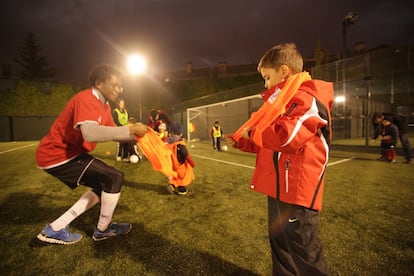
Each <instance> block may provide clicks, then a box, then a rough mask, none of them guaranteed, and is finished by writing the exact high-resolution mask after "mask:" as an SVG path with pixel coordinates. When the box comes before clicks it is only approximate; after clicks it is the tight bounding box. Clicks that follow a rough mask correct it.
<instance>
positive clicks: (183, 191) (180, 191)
mask: <svg viewBox="0 0 414 276" xmlns="http://www.w3.org/2000/svg"><path fill="white" fill-rule="evenodd" d="M177 194H178V195H186V194H187V189H186V188H185V187H184V186H178V188H177Z"/></svg>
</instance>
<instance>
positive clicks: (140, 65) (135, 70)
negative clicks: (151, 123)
mask: <svg viewBox="0 0 414 276" xmlns="http://www.w3.org/2000/svg"><path fill="white" fill-rule="evenodd" d="M127 65H128V71H129V73H130V74H132V75H133V76H139V75H142V74H144V73H145V72H146V70H147V62H146V60H145V58H144V57H143V56H142V55H139V54H133V55H131V56H129V57H128V61H127ZM138 106H139V120H140V121H141V122H142V91H141V89H139V91H138Z"/></svg>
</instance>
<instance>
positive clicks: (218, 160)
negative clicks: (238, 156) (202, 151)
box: [191, 154, 254, 169]
mask: <svg viewBox="0 0 414 276" xmlns="http://www.w3.org/2000/svg"><path fill="white" fill-rule="evenodd" d="M191 156H195V157H198V158H201V159H207V160H211V161H216V162H219V163H224V164H228V165H234V166H239V167H244V168H249V169H254V167H252V166H248V165H243V164H238V163H234V162H229V161H223V160H220V159H214V158H210V157H205V156H201V155H196V154H191Z"/></svg>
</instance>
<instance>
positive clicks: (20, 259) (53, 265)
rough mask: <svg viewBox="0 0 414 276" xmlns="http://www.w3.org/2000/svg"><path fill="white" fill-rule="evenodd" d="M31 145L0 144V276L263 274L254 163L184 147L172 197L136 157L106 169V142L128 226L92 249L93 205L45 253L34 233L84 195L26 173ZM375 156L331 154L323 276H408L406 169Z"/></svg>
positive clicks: (266, 270) (409, 172)
mask: <svg viewBox="0 0 414 276" xmlns="http://www.w3.org/2000/svg"><path fill="white" fill-rule="evenodd" d="M36 145H37V141H28V142H10V143H0V187H1V189H2V193H1V195H0V204H1V208H0V219H1V222H2V223H1V226H0V230H1V233H2V234H3V238H2V239H1V241H0V246H1V248H2V250H1V251H0V252H1V253H0V259H1V263H0V273H1V274H2V275H52V274H53V275H55V274H61V275H110V274H112V275H113V274H115V275H118V274H125V275H270V271H271V270H270V269H271V260H270V250H269V247H268V241H267V233H266V231H267V218H266V198H265V196H263V195H261V194H258V193H255V192H253V191H250V190H249V181H250V177H251V175H252V172H253V167H254V161H255V158H254V155H252V154H246V153H242V152H239V151H236V150H234V149H230V150H229V151H228V152H215V151H213V150H212V149H211V145H210V143H209V142H206V143H191V144H190V152H191V154H192V155H193V159H194V161H195V162H196V167H195V174H196V180H195V181H194V183H193V184H192V185H191V186H190V194H189V195H188V196H186V197H179V196H174V195H171V194H168V192H167V191H166V189H165V186H166V180H165V178H164V176H163V175H162V174H161V173H159V172H155V171H153V170H152V168H151V166H150V164H149V163H148V162H147V161H146V160H144V161H142V162H140V163H138V164H127V163H121V162H116V161H115V159H114V157H113V155H112V154H111V155H107V154H106V152H107V151H111V152H112V153H113V152H114V150H115V143H104V144H101V145H99V146H98V147H97V148H96V150H95V151H94V152H93V154H94V155H95V156H96V157H98V158H101V159H103V160H104V161H106V162H108V163H109V164H113V165H115V166H116V167H118V168H120V169H121V170H123V171H124V172H125V185H124V187H123V193H122V195H121V199H120V203H119V206H118V208H117V210H116V212H115V217H114V219H115V220H116V221H118V222H123V221H126V222H130V223H132V224H133V229H132V231H131V233H129V234H128V235H127V236H125V237H119V238H114V239H112V240H108V241H104V242H99V243H97V242H94V241H92V239H91V238H90V236H91V234H92V231H93V228H94V226H95V224H96V221H95V220H96V218H97V214H98V211H99V208H96V207H94V208H93V209H92V210H90V211H89V212H87V213H85V214H83V215H82V216H81V217H80V218H78V219H77V220H76V221H75V222H73V223H72V224H71V229H72V230H74V231H76V232H79V233H81V234H82V235H83V236H84V238H83V240H82V241H81V242H79V243H77V244H75V245H70V246H57V245H49V244H44V243H41V242H40V241H38V240H37V239H36V238H35V237H36V235H37V234H38V232H39V231H40V230H41V229H42V228H43V227H44V225H45V224H47V223H49V222H50V221H51V220H52V219H54V218H56V217H57V216H58V215H60V214H61V213H62V212H63V211H64V210H66V209H67V208H68V207H69V205H70V204H72V203H73V202H74V201H75V200H76V199H77V198H78V197H79V196H80V195H81V194H82V193H83V192H84V191H85V189H86V188H84V187H80V188H78V189H77V190H75V191H73V192H71V191H70V190H69V189H68V188H66V187H65V186H64V185H62V184H61V183H59V182H58V181H57V180H55V179H54V178H53V177H51V176H49V175H47V174H46V173H44V172H43V171H41V170H39V169H37V168H36V165H35V163H34V151H35V149H36ZM191 146H192V147H191ZM362 149H364V148H363V147H362ZM376 157H378V153H377V151H376V148H375V147H374V148H367V150H360V149H355V148H350V149H349V150H348V151H347V150H346V147H345V148H344V147H342V148H341V149H340V150H335V147H333V150H332V152H331V158H330V165H329V168H328V171H327V175H326V188H325V194H324V206H323V210H322V212H321V238H322V242H323V244H324V247H325V254H326V257H327V259H328V262H329V265H330V268H331V272H332V274H333V275H413V271H414V252H413V244H414V233H413V232H414V230H413V229H414V227H413V226H414V211H412V209H411V208H410V207H411V206H412V203H413V196H414V189H413V188H412V184H413V183H414V175H413V172H414V166H413V165H409V164H405V163H403V161H404V158H403V156H401V155H399V156H398V157H397V163H394V164H388V163H385V162H380V161H376V160H375V159H376ZM108 264H110V265H108Z"/></svg>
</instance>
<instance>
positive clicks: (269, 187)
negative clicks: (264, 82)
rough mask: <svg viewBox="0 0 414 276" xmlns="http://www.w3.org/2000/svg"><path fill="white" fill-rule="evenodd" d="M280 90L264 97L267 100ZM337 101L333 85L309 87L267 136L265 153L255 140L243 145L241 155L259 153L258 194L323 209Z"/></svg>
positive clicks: (255, 183) (303, 88)
mask: <svg viewBox="0 0 414 276" xmlns="http://www.w3.org/2000/svg"><path fill="white" fill-rule="evenodd" d="M280 86H283V84H280V85H279V87H280ZM276 88H277V87H276ZM276 88H275V87H274V88H271V89H269V90H267V91H265V92H263V93H262V97H263V98H264V99H265V100H266V99H267V97H269V96H270V95H271V94H273V92H274V91H275V89H276ZM332 102H333V85H332V83H328V82H324V81H320V80H311V81H307V82H304V83H303V84H302V85H301V87H300V88H299V90H298V91H297V92H296V93H295V95H294V96H293V98H292V99H291V100H290V101H289V103H288V104H287V105H286V110H287V111H286V113H285V114H282V115H281V116H280V117H278V118H275V121H274V122H273V123H271V124H270V125H269V127H267V128H266V129H265V130H264V131H263V133H262V141H263V147H262V148H261V147H258V146H256V145H255V144H254V143H253V142H252V141H251V140H246V139H244V138H241V139H240V140H239V143H238V148H239V149H240V150H243V151H248V152H255V153H256V154H257V157H256V168H255V171H254V174H253V178H252V180H251V188H252V189H253V190H255V191H258V192H261V193H264V194H266V195H268V196H271V197H274V198H277V199H279V200H280V201H282V202H286V203H290V204H295V205H299V206H304V207H306V208H310V209H314V210H320V209H321V208H322V195H323V188H324V174H325V169H326V165H327V163H328V156H329V143H330V136H331V135H330V134H331V123H330V112H331V108H332ZM252 132H254V129H252Z"/></svg>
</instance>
